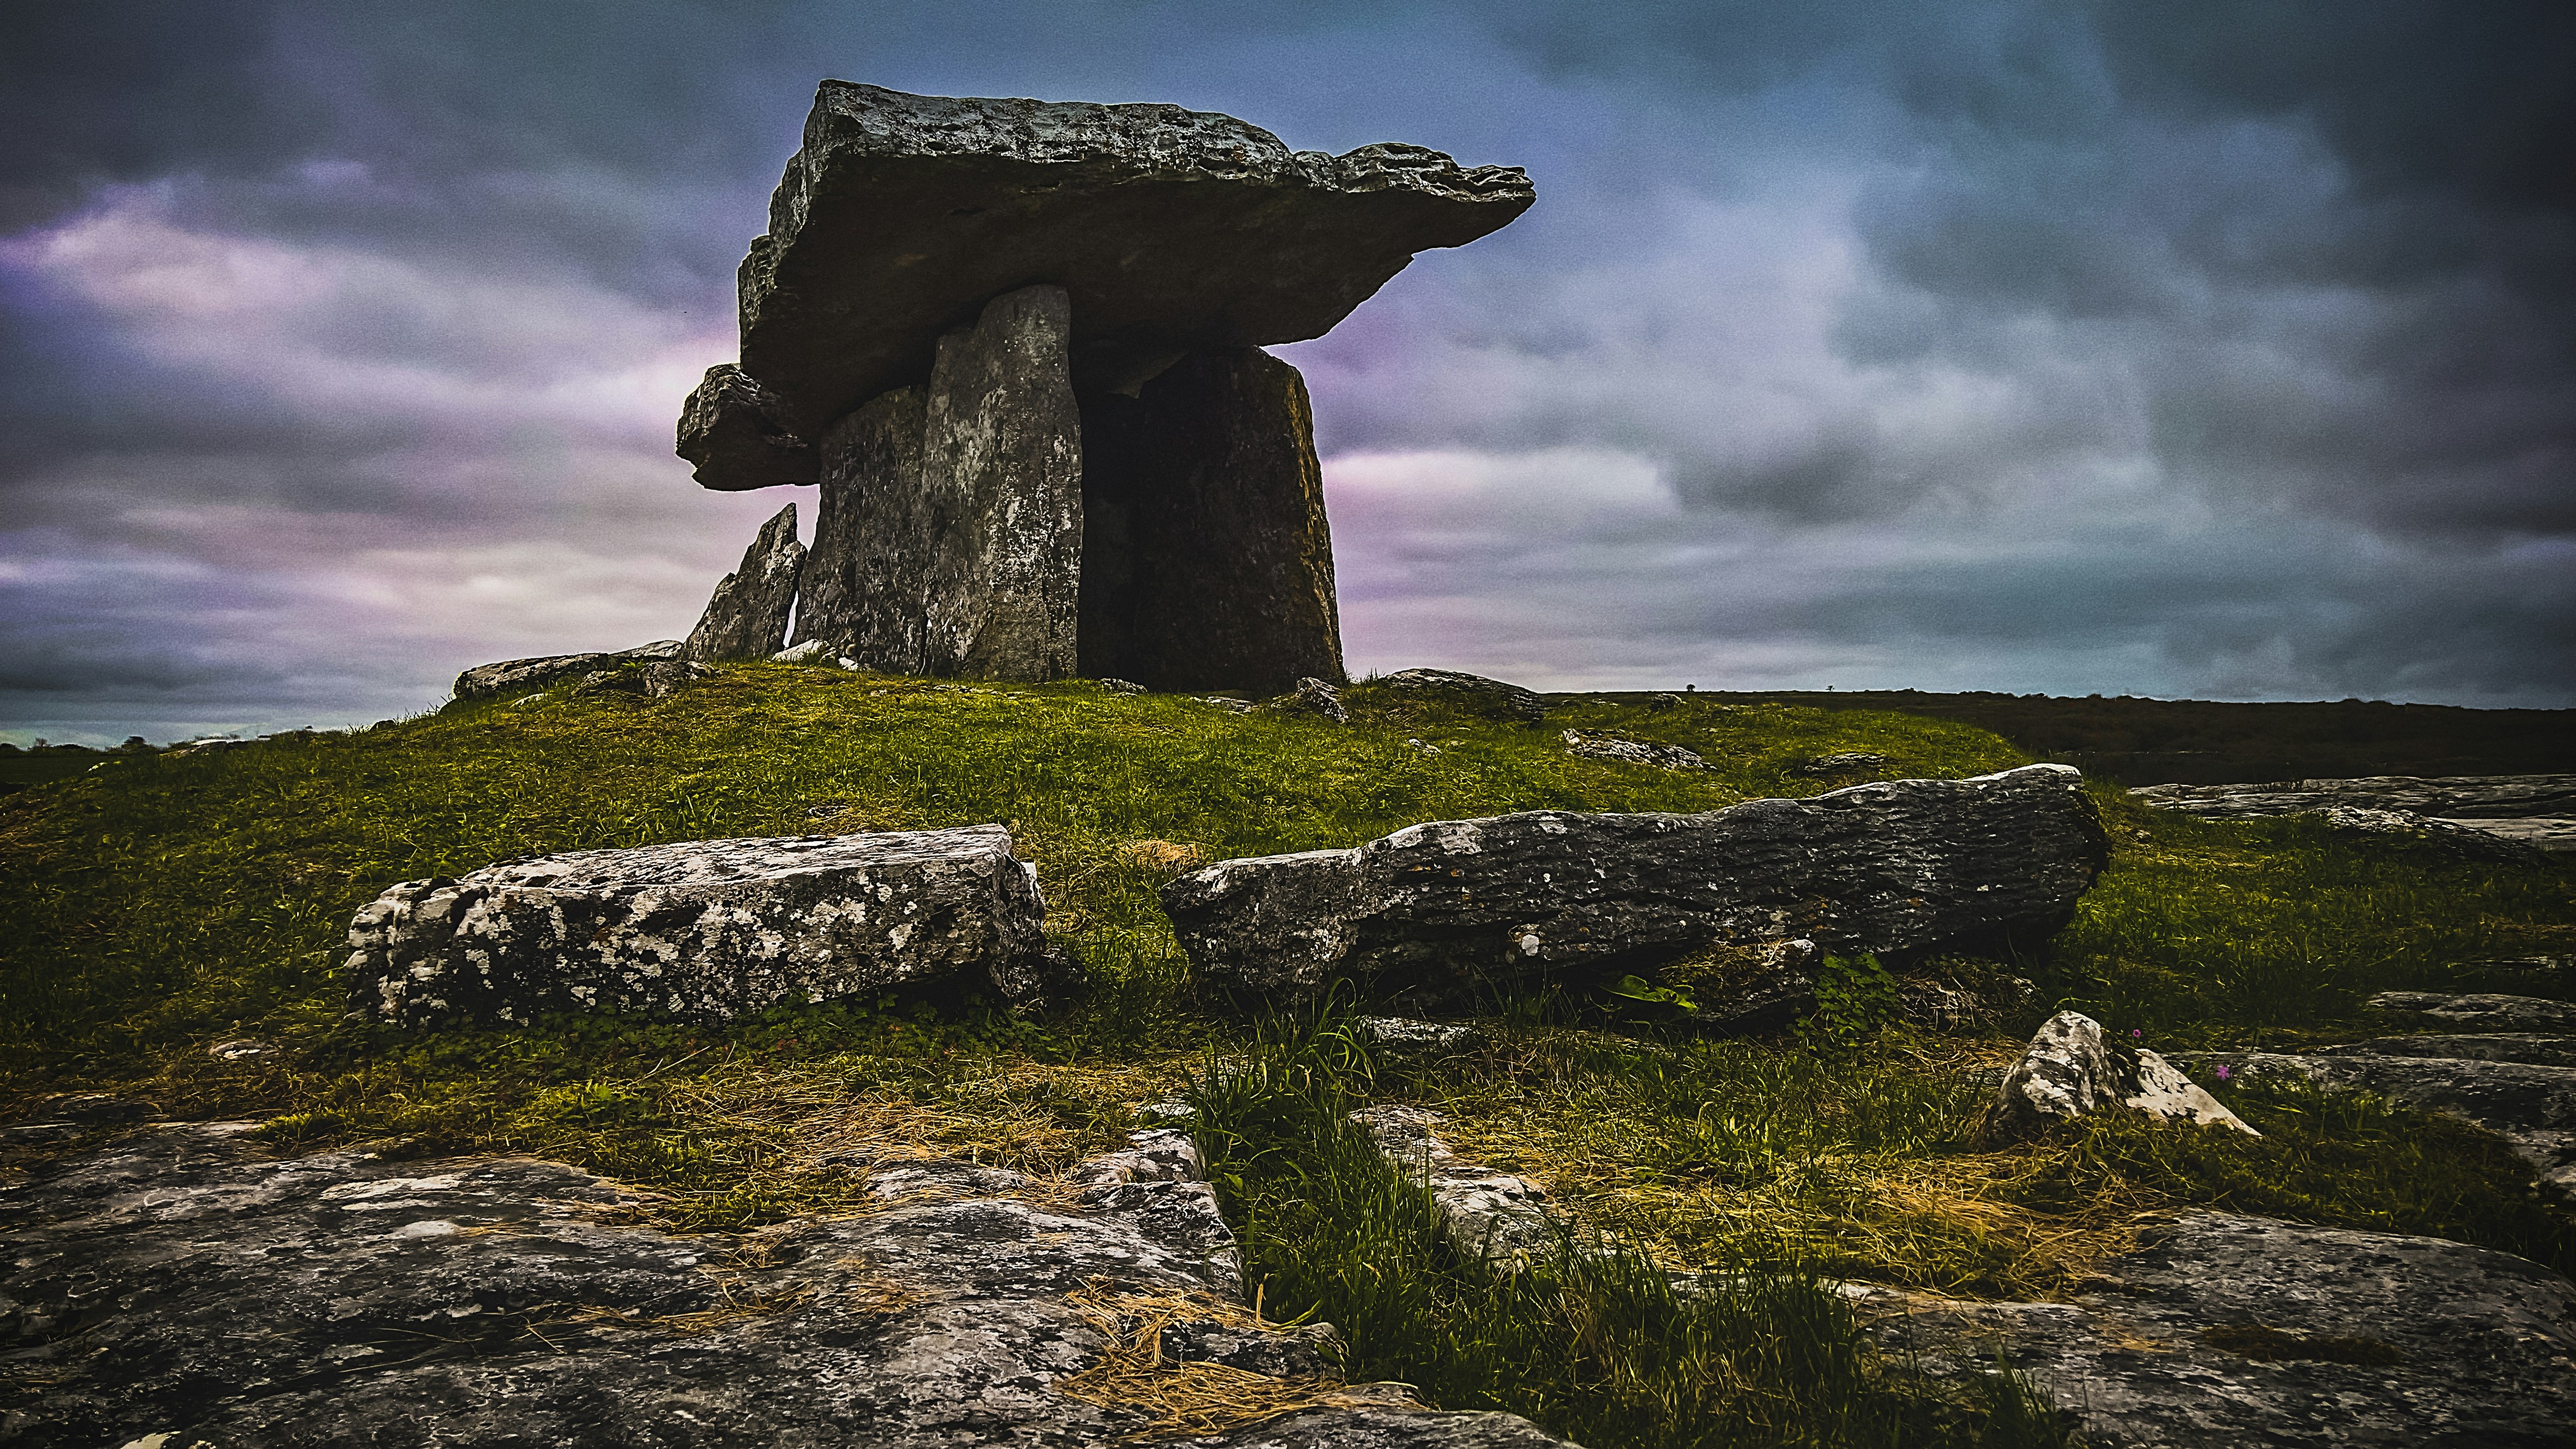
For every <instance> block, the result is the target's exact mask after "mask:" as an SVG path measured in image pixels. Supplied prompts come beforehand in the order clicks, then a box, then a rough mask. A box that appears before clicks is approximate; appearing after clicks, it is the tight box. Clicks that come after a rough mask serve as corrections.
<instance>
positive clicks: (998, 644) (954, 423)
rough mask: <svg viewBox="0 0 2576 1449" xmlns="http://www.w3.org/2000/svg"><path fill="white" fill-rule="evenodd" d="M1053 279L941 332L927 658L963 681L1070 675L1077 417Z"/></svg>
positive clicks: (926, 488) (1078, 544)
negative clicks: (971, 321) (970, 324)
mask: <svg viewBox="0 0 2576 1449" xmlns="http://www.w3.org/2000/svg"><path fill="white" fill-rule="evenodd" d="M1072 330H1073V312H1072V307H1071V304H1070V303H1069V302H1068V301H1067V300H1066V297H1065V292H1064V289H1063V288H1062V287H1047V286H1039V287H1023V288H1021V289H1020V290H1019V291H1016V292H1008V293H1004V294H1003V295H1002V296H999V297H996V298H994V299H993V300H992V301H991V302H990V303H987V304H986V305H985V307H984V311H983V315H982V316H981V317H980V318H978V319H977V321H976V323H975V325H974V326H973V327H971V328H968V329H966V330H963V331H959V332H951V333H949V334H948V335H947V336H945V337H942V338H940V339H939V355H938V360H937V361H936V363H934V364H933V366H932V368H931V374H930V391H929V397H928V399H927V402H926V405H925V412H924V418H923V427H922V460H921V499H922V503H923V505H924V508H925V512H926V521H927V525H928V536H929V537H930V538H931V539H933V540H934V541H935V545H936V546H935V550H934V552H933V554H932V556H931V559H930V567H929V569H928V570H927V571H926V577H925V579H924V583H925V584H926V590H925V598H926V600H927V608H926V609H925V611H924V618H923V630H922V664H923V668H924V670H925V672H927V673H931V674H948V675H960V676H964V677H967V678H972V679H1061V678H1063V677H1065V676H1067V675H1070V674H1072V673H1074V672H1075V670H1076V668H1077V665H1078V660H1077V658H1076V654H1075V631H1076V622H1077V621H1076V611H1077V609H1078V607H1079V595H1080V591H1081V572H1082V418H1081V412H1080V409H1079V408H1078V407H1077V405H1076V404H1075V402H1074V397H1073V382H1072V375H1071V370H1070V367H1069V364H1068V359H1067V350H1066V349H1067V345H1068V343H1069V341H1070V339H1071V336H1072Z"/></svg>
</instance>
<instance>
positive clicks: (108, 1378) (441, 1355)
mask: <svg viewBox="0 0 2576 1449" xmlns="http://www.w3.org/2000/svg"><path fill="white" fill-rule="evenodd" d="M247 1127H248V1124H239V1123H236V1124H215V1125H210V1126H188V1127H170V1128H160V1129H152V1130H146V1131H142V1132H138V1133H134V1134H132V1135H129V1136H126V1137H123V1138H121V1139H119V1140H118V1141H116V1142H114V1143H113V1144H112V1145H111V1146H109V1147H108V1148H106V1149H105V1150H102V1151H97V1152H93V1153H90V1154H88V1155H86V1156H84V1157H80V1158H75V1159H72V1160H69V1161H66V1162H64V1163H61V1164H58V1165H57V1166H56V1167H54V1168H53V1169H52V1170H50V1171H49V1172H48V1173H46V1174H45V1175H42V1176H39V1177H37V1178H35V1179H33V1180H30V1181H26V1182H23V1183H20V1184H17V1185H14V1186H12V1187H10V1188H9V1189H7V1190H5V1191H0V1351H5V1352H8V1353H9V1355H10V1357H11V1358H12V1359H14V1360H15V1361H16V1365H15V1366H16V1367H17V1369H19V1370H20V1372H21V1375H22V1376H21V1378H20V1380H19V1382H20V1383H21V1385H22V1386H23V1387H22V1389H21V1391H20V1392H19V1393H18V1394H17V1395H16V1396H15V1397H14V1398H13V1399H12V1400H11V1401H10V1402H9V1403H8V1404H7V1406H6V1407H5V1408H0V1438H6V1439H8V1440H10V1441H11V1442H13V1443H26V1444H31V1445H32V1444H64V1445H74V1444H78V1445H124V1444H134V1443H146V1444H154V1445H159V1446H163V1449H212V1446H216V1445H251V1444H256V1445H263V1446H280V1449H323V1446H339V1445H347V1444H370V1445H377V1446H382V1449H412V1446H419V1449H429V1446H433V1445H437V1446H455V1449H464V1446H489V1449H500V1446H504V1445H524V1444H569V1445H612V1444H613V1445H639V1446H664V1449H753V1446H759V1449H769V1446H775V1445H782V1444H794V1445H807V1446H815V1449H833V1446H850V1449H859V1446H872V1449H873V1446H886V1449H912V1446H919V1449H932V1446H939V1449H949V1446H956V1445H965V1444H992V1445H1010V1446H1026V1449H1073V1446H1083V1449H1093V1446H1097V1449H1107V1446H1109V1445H1111V1444H1114V1443H1118V1442H1121V1441H1123V1440H1124V1439H1126V1438H1127V1437H1128V1436H1132V1435H1135V1434H1138V1433H1140V1432H1142V1431H1146V1430H1148V1429H1151V1428H1154V1427H1155V1423H1154V1420H1153V1419H1152V1418H1151V1411H1150V1410H1149V1409H1147V1408H1145V1407H1143V1406H1141V1405H1136V1404H1130V1403H1126V1402H1118V1401H1115V1396H1104V1395H1099V1394H1090V1395H1085V1394H1084V1393H1083V1392H1082V1391H1081V1390H1082V1386H1083V1383H1084V1380H1083V1378H1082V1375H1084V1374H1085V1373H1086V1372H1087V1371H1094V1372H1096V1371H1098V1370H1100V1369H1102V1368H1103V1367H1104V1366H1105V1365H1107V1364H1109V1362H1110V1361H1111V1359H1112V1357H1113V1355H1114V1354H1116V1353H1117V1352H1118V1351H1119V1349H1120V1348H1121V1341H1122V1340H1125V1339H1128V1338H1130V1337H1132V1336H1134V1335H1136V1334H1137V1333H1138V1332H1139V1331H1140V1330H1141V1327H1142V1320H1141V1319H1137V1318H1136V1317H1135V1315H1134V1314H1133V1313H1132V1312H1127V1311H1123V1310H1122V1311H1118V1312H1116V1313H1114V1314H1113V1313H1110V1312H1106V1311H1104V1309H1103V1308H1102V1307H1101V1306H1100V1305H1102V1304H1103V1303H1104V1302H1114V1301H1116V1300H1117V1299H1118V1298H1119V1297H1121V1296H1127V1295H1132V1296H1133V1298H1134V1299H1136V1300H1141V1301H1143V1302H1146V1303H1150V1304H1157V1305H1168V1307H1169V1310H1170V1316H1169V1318H1168V1320H1167V1321H1165V1322H1164V1324H1163V1325H1162V1327H1161V1329H1160V1331H1159V1334H1158V1335H1157V1337H1156V1341H1155V1343H1154V1345H1153V1347H1154V1348H1155V1350H1156V1352H1157V1354H1158V1355H1159V1357H1160V1359H1161V1361H1162V1363H1163V1364H1164V1365H1168V1370H1165V1369H1162V1368H1149V1369H1147V1370H1145V1371H1146V1372H1148V1373H1159V1372H1164V1371H1169V1372H1171V1373H1174V1374H1179V1373H1181V1372H1184V1371H1185V1366H1186V1365H1191V1364H1202V1365H1203V1364H1211V1363H1213V1364H1222V1365H1225V1366H1226V1367H1228V1368H1232V1369H1238V1370H1242V1371H1243V1372H1245V1373H1247V1374H1251V1375H1260V1376H1265V1377H1267V1378H1270V1379H1276V1380H1280V1382H1279V1383H1278V1386H1277V1388H1276V1389H1275V1390H1274V1391H1273V1392H1274V1394H1275V1397H1276V1399H1277V1401H1278V1402H1279V1403H1280V1404H1281V1406H1282V1407H1293V1406H1295V1405H1297V1404H1301V1403H1303V1404H1310V1405H1312V1406H1313V1407H1310V1408H1307V1409H1305V1410H1304V1411H1303V1412H1300V1413H1298V1414H1296V1415H1294V1416H1293V1417H1289V1418H1284V1419H1278V1420H1274V1421H1272V1422H1271V1423H1269V1424H1267V1425H1261V1426H1256V1427H1253V1428H1248V1429H1240V1428H1239V1429H1234V1430H1231V1431H1229V1432H1226V1433H1221V1434H1215V1435H1210V1436H1207V1437H1205V1438H1202V1439H1196V1440H1192V1441H1190V1442H1193V1443H1204V1444H1208V1445H1211V1446H1214V1445H1227V1446H1241V1449H1253V1446H1256V1445H1272V1444H1276V1445H1281V1446H1290V1445H1296V1446H1305V1445H1318V1446H1320V1445H1326V1444H1331V1445H1345V1446H1347V1445H1383V1446H1387V1449H1395V1446H1435V1445H1436V1446H1459V1449H1466V1446H1494V1449H1505V1446H1510V1449H1542V1446H1552V1445H1556V1444H1557V1443H1558V1442H1559V1441H1556V1440H1553V1439H1550V1438H1548V1437H1546V1436H1544V1435H1541V1434H1539V1433H1538V1432H1537V1431H1535V1430H1533V1429H1531V1428H1530V1427H1529V1426H1528V1425H1527V1424H1526V1423H1524V1422H1522V1421H1520V1420H1517V1419H1510V1418H1508V1417H1507V1416H1502V1415H1451V1414H1439V1413H1433V1412H1430V1411H1425V1410H1420V1409H1415V1408H1408V1407H1405V1406H1404V1401H1403V1400H1402V1399H1401V1398H1399V1397H1397V1396H1396V1395H1394V1394H1392V1393H1390V1392H1386V1391H1379V1392H1377V1393H1370V1392H1368V1391H1367V1390H1366V1389H1343V1388H1340V1387H1339V1386H1338V1385H1336V1384H1335V1383H1334V1382H1333V1381H1332V1380H1331V1379H1330V1377H1329V1376H1327V1375H1325V1374H1324V1372H1323V1371H1324V1369H1325V1364H1324V1362H1323V1359H1322V1358H1321V1356H1320V1354H1319V1352H1318V1348H1319V1346H1320V1345H1321V1344H1323V1343H1326V1342H1329V1341H1330V1338H1331V1331H1330V1329H1329V1328H1323V1327H1320V1326H1317V1327H1309V1328H1307V1329H1303V1330H1282V1329H1278V1328H1275V1327H1272V1326H1270V1325H1267V1324H1258V1323H1255V1322H1254V1321H1253V1320H1252V1318H1251V1315H1250V1314H1249V1313H1248V1312H1247V1311H1245V1310H1244V1309H1242V1308H1241V1307H1240V1306H1239V1305H1238V1304H1236V1303H1235V1302H1233V1300H1232V1297H1231V1295H1230V1294H1229V1293H1228V1292H1227V1291H1226V1289H1225V1288H1224V1286H1223V1283H1224V1282H1225V1280H1226V1272H1225V1270H1224V1269H1223V1268H1222V1267H1221V1266H1216V1265H1221V1264H1224V1263H1227V1262H1229V1261H1230V1255H1231V1252H1232V1240H1231V1235H1230V1234H1228V1233H1227V1232H1226V1230H1225V1226H1224V1224H1223V1223H1222V1222H1221V1221H1218V1220H1217V1219H1216V1217H1215V1215H1214V1210H1213V1199H1212V1198H1211V1197H1210V1195H1209V1193H1208V1190H1207V1188H1206V1186H1205V1184H1203V1183H1199V1182H1195V1181H1190V1180H1187V1178H1186V1176H1184V1177H1177V1178H1176V1177H1170V1176H1158V1175H1155V1174H1156V1173H1157V1172H1159V1171H1160V1170H1161V1169H1160V1168H1158V1167H1156V1166H1155V1164H1156V1163H1157V1162H1158V1161H1159V1159H1160V1158H1161V1157H1163V1156H1168V1155H1169V1154H1167V1153H1161V1152H1159V1151H1157V1150H1155V1149H1152V1148H1148V1147H1146V1146H1145V1145H1143V1144H1140V1146H1139V1149H1138V1150H1133V1151H1131V1152H1130V1153H1128V1154H1122V1155H1121V1156H1122V1157H1126V1158H1131V1159H1136V1160H1133V1161H1119V1160H1116V1159H1111V1160H1100V1161H1095V1162H1094V1163H1093V1164H1091V1165H1090V1168H1089V1169H1087V1170H1086V1171H1084V1172H1081V1173H1078V1174H1077V1175H1076V1182H1075V1188H1074V1192H1073V1195H1072V1196H1071V1198H1070V1200H1068V1199H1067V1197H1066V1196H1065V1195H1064V1194H1063V1193H1062V1192H1061V1191H1056V1192H1049V1191H1046V1190H1044V1189H1043V1188H1042V1187H1041V1185H1040V1184H1036V1183H1032V1182H1031V1181H1029V1180H1028V1179H1026V1178H1022V1177H1019V1176H1017V1175H1016V1174H1012V1173H1007V1172H998V1171H995V1170H993V1169H990V1168H977V1167H973V1166H970V1165H968V1164H965V1163H926V1164H920V1165H917V1166H910V1167H904V1168H898V1169H892V1170H885V1171H880V1172H877V1173H876V1174H874V1175H873V1177H872V1180H871V1183H870V1188H871V1191H872V1193H873V1194H874V1197H875V1199H876V1204H875V1206H874V1208H873V1210H871V1211H866V1212H863V1213H861V1214H858V1215H855V1216H841V1217H835V1218H830V1219H824V1220H805V1221H798V1222H793V1223H788V1224H782V1225H779V1226H778V1227H775V1228H770V1229H764V1230H762V1231H761V1232H760V1233H758V1234H756V1235H754V1236H753V1237H752V1238H750V1239H749V1240H741V1241H737V1240H728V1239H723V1238H709V1237H684V1236H678V1235H674V1234H671V1233H667V1232H663V1231H660V1230H658V1229H656V1228H654V1227H651V1226H649V1225H646V1224H645V1223H644V1222H643V1219H644V1218H645V1217H646V1215H647V1214H649V1212H650V1211H651V1209H652V1207H653V1203H652V1202H651V1200H649V1199H646V1198H642V1197H639V1196H638V1195H636V1194H634V1193H632V1192H630V1191H628V1190H626V1189H622V1188H620V1187H618V1186H617V1185H615V1184H613V1183H610V1182H606V1181H603V1180H601V1179H598V1178H595V1177H593V1176H591V1175H589V1174H587V1173H584V1172H581V1171H578V1170H576V1169H574V1168H570V1167H566V1166H564V1165H562V1164H559V1163H552V1162H542V1161H533V1160H529V1159H525V1158H506V1157H505V1158H488V1157H487V1158H459V1159H447V1160H431V1161H388V1160H385V1159H383V1158H380V1157H376V1156H374V1155H372V1154H368V1153H364V1152H354V1151H344V1152H330V1153H322V1154H318V1155H313V1156H306V1157H296V1158H288V1159H284V1160H277V1159H273V1158H271V1157H270V1156H268V1155H267V1154H265V1153H263V1152H261V1151H259V1150H257V1148H256V1147H254V1146H253V1145H252V1144H251V1142H250V1139H248V1138H247V1137H246V1136H245V1135H244V1134H245V1131H246V1129H247ZM1140 1168H1141V1169H1143V1170H1142V1171H1141V1172H1140V1171H1139V1170H1138V1169H1140ZM1179 1170H1180V1171H1181V1172H1182V1173H1184V1174H1186V1173H1189V1172H1190V1171H1191V1170H1192V1169H1191V1167H1190V1166H1189V1165H1188V1164H1183V1165H1182V1166H1181V1167H1180V1169H1179ZM1157 1311H1158V1313H1159V1312H1160V1311H1162V1310H1161V1309H1159V1308H1158V1309H1157ZM1249 1382H1251V1383H1253V1384H1259V1383H1261V1382H1262V1380H1261V1379H1259V1378H1255V1379H1251V1380H1249ZM1103 1397H1110V1398H1112V1399H1113V1401H1112V1402H1110V1403H1106V1404H1104V1403H1102V1402H1099V1400H1100V1399H1101V1398H1103Z"/></svg>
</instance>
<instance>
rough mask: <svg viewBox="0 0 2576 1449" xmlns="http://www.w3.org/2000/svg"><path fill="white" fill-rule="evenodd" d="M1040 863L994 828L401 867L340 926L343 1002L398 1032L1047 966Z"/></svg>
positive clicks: (1022, 985)
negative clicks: (344, 930) (464, 867)
mask: <svg viewBox="0 0 2576 1449" xmlns="http://www.w3.org/2000/svg"><path fill="white" fill-rule="evenodd" d="M1044 912H1045V906H1044V904H1043V902H1042V901H1041V900H1040V898H1039V895H1038V888H1037V876H1036V872H1035V871H1033V870H1032V869H1031V868H1030V867H1029V866H1028V865H1027V864H1026V863H1024V862H1022V861H1020V860H1018V859H1017V858H1015V857H1014V856H1013V855H1012V853H1011V837H1010V833H1009V832H1008V831H1006V830H1004V829H1003V828H1002V827H1001V826H998V825H974V826H966V827H962V828H959V829H954V830H921V831H894V832H887V833H882V834H868V835H813V836H788V837H781V838H771V839H745V840H693V841H682V842H679V843H677V844H672V845H653V846H643V847H639V848H637V849H632V850H586V851H574V852H572V853H569V854H565V855H548V856H538V857H535V858H533V859H527V860H515V861H503V862H501V863H499V864H497V865H491V866H487V867H485V868H483V869H481V870H478V871H473V872H471V873H469V874H466V875H463V876H458V877H454V878H449V877H444V876H440V877H432V878H430V879H428V880H418V881H405V882H403V883H402V884H400V885H397V886H394V887H392V888H390V889H388V890H387V891H385V892H384V894H382V895H381V896H379V897H377V898H376V899H375V900H374V901H372V902H370V903H368V904H367V905H366V906H364V907H362V908H360V909H359V911H358V913H357V915H356V917H355V918H354V919H353V920H352V921H351V922H350V926H349V945H350V947H351V948H352V951H353V953H354V954H352V955H351V956H350V958H349V965H348V973H349V1004H350V1008H351V1009H352V1010H355V1011H360V1012H364V1013H366V1014H368V1015H370V1016H373V1017H376V1018H378V1019H381V1020H385V1021H391V1022H398V1023H400V1024H402V1025H405V1026H431V1025H439V1024H444V1023H449V1022H456V1021H527V1020H529V1019H531V1018H532V1017H535V1016H537V1015H540V1014H543V1013H546V1012H557V1011H579V1010H590V1009H596V1008H603V1007H606V1008H615V1009H618V1010H624V1011H647V1012H656V1013H662V1014H666V1015H669V1016H673V1017H677V1018H680V1019H683V1020H697V1021H723V1020H727V1019H730V1018H732V1017H735V1016H740V1015H742V1014H744V1013H747V1012H757V1011H762V1010H766V1009H767V1008H769V1007H771V1006H774V1005H778V1004H780V1003H782V1002H793V1003H807V1002H818V1001H826V1000H831V999H834V998H837V997H843V996H849V995H853V994H857V993H862V992H873V991H882V990H885V989H887V988H889V987H893V986H898V985H905V984H913V983H923V982H929V981H934V980H940V979H945V978H950V977H963V978H964V979H965V980H967V981H968V982H969V983H970V984H975V985H990V986H992V987H994V988H997V989H998V990H999V991H1000V992H1001V993H1002V994H1003V995H1004V996H1005V997H1007V998H1009V999H1012V1000H1029V999H1033V998H1035V997H1038V996H1040V995H1042V994H1043V992H1044V990H1045V988H1046V985H1047V983H1048V973H1049V971H1050V970H1051V969H1052V968H1051V967H1050V965H1049V963H1048V960H1047V958H1046V956H1045V945H1044V940H1043V938H1042V936H1041V935H1040V925H1041V920H1042V918H1043V915H1044Z"/></svg>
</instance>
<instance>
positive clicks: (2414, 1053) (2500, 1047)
mask: <svg viewBox="0 0 2576 1449" xmlns="http://www.w3.org/2000/svg"><path fill="white" fill-rule="evenodd" d="M2310 1055H2312V1056H2320V1057H2351V1056H2379V1057H2450V1058H2453V1059H2455V1060H2459V1061H2472V1062H2520V1063H2522V1064H2524V1065H2526V1066H2534V1067H2576V1037H2567V1036H2541V1035H2538V1034H2536V1033H2532V1032H2496V1033H2493V1034H2489V1035H2482V1036H2375V1037H2372V1038H2371V1039H2370V1040H2368V1041H2361V1042H2353V1043H2351V1044H2349V1045H2346V1046H2331V1047H2320V1048H2318V1049H2317V1050H2316V1051H2314V1052H2312V1053H2310Z"/></svg>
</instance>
